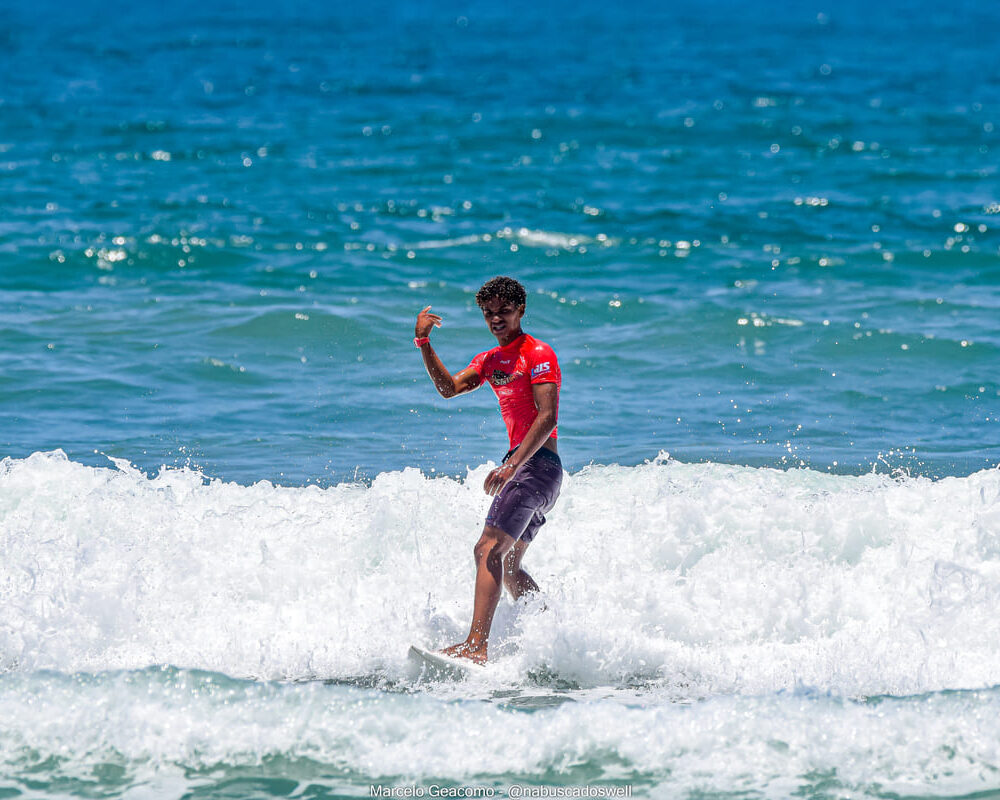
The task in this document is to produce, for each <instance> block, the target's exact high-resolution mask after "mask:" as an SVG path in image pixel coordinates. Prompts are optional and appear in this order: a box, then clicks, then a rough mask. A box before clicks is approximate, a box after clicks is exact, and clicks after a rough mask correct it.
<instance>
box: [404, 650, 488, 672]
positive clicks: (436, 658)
mask: <svg viewBox="0 0 1000 800" xmlns="http://www.w3.org/2000/svg"><path fill="white" fill-rule="evenodd" d="M408 655H409V658H410V661H413V662H414V663H416V664H418V665H419V666H420V667H421V668H422V669H424V670H425V671H426V672H428V673H429V674H430V675H433V676H434V677H442V678H452V679H453V680H459V679H462V678H467V677H468V676H469V675H471V674H472V673H473V672H474V671H475V670H477V669H482V666H481V665H480V664H477V663H476V662H474V661H470V660H469V659H467V658H455V657H454V656H446V655H445V654H444V653H437V652H435V651H433V650H426V649H424V648H423V647H418V646H417V645H415V644H414V645H410V652H409V654H408Z"/></svg>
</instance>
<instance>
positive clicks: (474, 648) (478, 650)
mask: <svg viewBox="0 0 1000 800" xmlns="http://www.w3.org/2000/svg"><path fill="white" fill-rule="evenodd" d="M441 652H442V653H444V654H445V655H446V656H451V657H452V658H467V659H469V661H474V662H475V663H477V664H485V663H486V644H485V643H484V644H481V645H473V644H470V643H469V642H461V643H459V644H453V645H452V646H451V647H446V648H445V649H444V650H442V651H441Z"/></svg>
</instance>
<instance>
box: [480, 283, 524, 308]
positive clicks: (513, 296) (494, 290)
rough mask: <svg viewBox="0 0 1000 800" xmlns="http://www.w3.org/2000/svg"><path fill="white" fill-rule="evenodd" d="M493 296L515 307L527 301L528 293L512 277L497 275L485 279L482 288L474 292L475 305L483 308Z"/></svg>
mask: <svg viewBox="0 0 1000 800" xmlns="http://www.w3.org/2000/svg"><path fill="white" fill-rule="evenodd" d="M494 298H496V299H498V300H500V301H501V302H503V303H510V304H511V305H512V306H515V307H516V306H523V305H525V304H526V303H527V302H528V293H527V292H526V291H524V287H523V286H522V285H521V284H520V283H518V282H517V281H516V280H514V279H513V278H508V277H506V276H503V275H498V276H497V277H495V278H492V279H490V280H488V281H486V283H484V284H483V286H482V288H481V289H480V290H479V291H478V292H476V305H477V306H479V307H480V308H485V307H486V304H487V303H488V302H489V301H490V300H493V299H494Z"/></svg>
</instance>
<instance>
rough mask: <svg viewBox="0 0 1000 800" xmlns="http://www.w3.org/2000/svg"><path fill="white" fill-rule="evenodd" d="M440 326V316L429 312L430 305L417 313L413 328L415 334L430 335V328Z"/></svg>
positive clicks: (420, 335) (419, 335)
mask: <svg viewBox="0 0 1000 800" xmlns="http://www.w3.org/2000/svg"><path fill="white" fill-rule="evenodd" d="M440 327H441V317H439V316H438V315H437V314H432V313H431V307H430V306H427V308H425V309H424V310H423V311H421V312H420V313H419V314H417V324H416V325H415V326H414V328H413V330H414V333H415V335H416V336H418V337H421V338H422V337H424V336H430V335H431V329H432V328H440Z"/></svg>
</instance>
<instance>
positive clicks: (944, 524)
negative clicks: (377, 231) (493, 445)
mask: <svg viewBox="0 0 1000 800" xmlns="http://www.w3.org/2000/svg"><path fill="white" fill-rule="evenodd" d="M486 470H487V466H483V467H479V468H477V469H475V470H472V471H471V472H470V473H469V475H468V477H467V479H464V480H455V479H453V478H447V477H439V478H429V477H427V476H425V475H423V474H421V473H420V472H418V471H417V470H415V469H407V470H404V471H402V472H396V473H388V474H383V475H380V476H379V477H378V478H377V479H376V480H375V481H374V482H373V483H372V484H371V485H370V486H366V485H340V486H335V487H331V488H328V489H320V488H317V487H306V488H283V487H276V486H273V485H271V484H269V483H258V484H255V485H253V486H240V485H237V484H232V483H224V482H221V481H208V480H207V479H206V478H205V477H204V476H202V475H201V474H199V473H197V472H193V471H190V470H183V469H182V470H175V469H164V470H162V471H161V472H160V473H159V474H158V475H157V476H155V477H149V476H146V475H144V474H142V473H141V472H139V471H137V470H136V469H134V468H133V467H131V466H130V465H129V464H128V463H126V462H124V461H116V464H115V466H114V467H108V468H94V467H89V466H84V465H81V464H78V463H75V462H72V461H70V460H68V459H67V458H66V457H65V456H64V455H63V454H61V453H59V452H55V453H36V454H34V455H33V456H31V457H30V458H27V459H23V460H17V459H5V460H4V461H3V462H2V465H0V548H2V549H0V607H2V612H0V668H2V669H5V670H14V671H18V672H28V671H34V670H39V669H53V670H60V671H63V672H75V671H80V670H90V671H95V670H109V669H136V668H142V667H146V666H148V665H151V664H172V665H177V666H182V667H193V668H200V669H208V670H215V671H218V672H222V673H226V674H228V675H233V676H243V677H264V678H281V679H299V678H309V677H327V678H346V677H357V676H380V677H383V678H385V679H388V680H394V681H398V680H406V679H407V676H408V675H409V673H408V665H407V662H406V651H407V648H408V645H409V644H410V643H411V642H420V643H425V644H429V645H432V646H437V645H443V644H446V643H448V642H450V641H456V640H458V639H460V638H462V637H463V636H464V634H465V632H466V630H467V625H468V620H469V615H470V611H471V600H472V556H471V549H472V545H473V543H474V541H475V539H476V537H477V535H478V531H479V529H480V527H481V524H482V518H483V515H484V512H485V509H486V507H487V505H488V503H489V498H488V497H487V496H486V495H484V494H483V492H482V489H481V486H482V480H483V478H484V476H485V472H486ZM525 566H526V567H527V568H528V569H529V571H530V572H531V573H532V574H533V576H534V577H535V578H536V580H537V581H538V582H539V583H540V584H541V586H542V587H543V589H544V591H545V594H546V597H545V604H546V606H547V607H546V609H545V610H542V603H540V602H535V603H528V604H512V603H510V601H509V600H508V599H506V598H505V599H504V600H503V601H502V602H501V606H500V608H499V610H498V614H497V621H496V637H495V643H494V656H495V657H496V664H495V666H494V667H493V668H492V669H491V670H490V671H489V672H488V673H486V675H487V677H486V678H484V679H483V680H485V681H487V682H492V683H493V684H495V683H505V684H511V683H513V684H517V683H519V682H523V681H524V680H526V678H525V676H526V675H533V676H535V677H536V678H537V677H538V676H539V675H541V676H549V677H550V678H551V679H552V680H555V681H562V682H565V683H567V684H568V685H575V686H577V687H580V688H587V687H617V688H618V689H621V690H626V689H635V688H637V687H638V688H643V687H646V688H647V689H652V688H654V687H655V688H657V690H663V691H668V692H669V693H671V695H672V696H674V697H681V698H699V697H704V696H708V695H713V694H745V695H756V694H761V693H768V692H774V691H779V690H787V689H794V688H796V687H801V686H808V687H815V688H817V689H819V690H822V691H827V692H833V693H835V694H838V695H844V696H848V697H856V696H865V695H872V694H912V693H916V692H925V691H936V690H940V689H948V688H970V687H973V688H974V687H985V686H992V685H996V684H1000V658H998V657H997V655H996V649H995V647H994V644H993V643H995V642H996V641H997V640H998V638H1000V619H998V617H997V614H996V608H997V605H998V601H1000V471H998V470H991V471H984V472H980V473H977V474H974V475H971V476H969V477H964V478H947V479H943V480H938V481H931V480H928V479H922V478H917V479H910V478H899V479H893V478H889V477H886V476H882V475H865V476H861V477H848V476H834V475H828V474H821V473H817V472H813V471H809V470H792V471H778V470H770V469H756V468H742V467H730V466H723V465H718V464H702V465H694V464H681V463H677V462H674V461H671V460H668V459H663V458H661V459H657V460H656V461H653V462H651V463H648V464H644V465H640V466H637V467H619V466H599V467H590V468H587V469H585V470H583V471H582V472H580V473H578V474H575V475H568V476H567V478H566V481H565V483H564V489H563V495H562V498H561V499H560V502H559V504H558V506H557V507H556V509H555V510H554V511H553V512H552V514H551V515H550V520H549V523H548V524H547V525H546V526H545V528H543V530H542V532H541V533H540V534H539V538H538V540H537V543H536V544H534V545H533V546H532V548H531V550H530V551H529V552H528V555H527V557H526V559H525Z"/></svg>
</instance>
